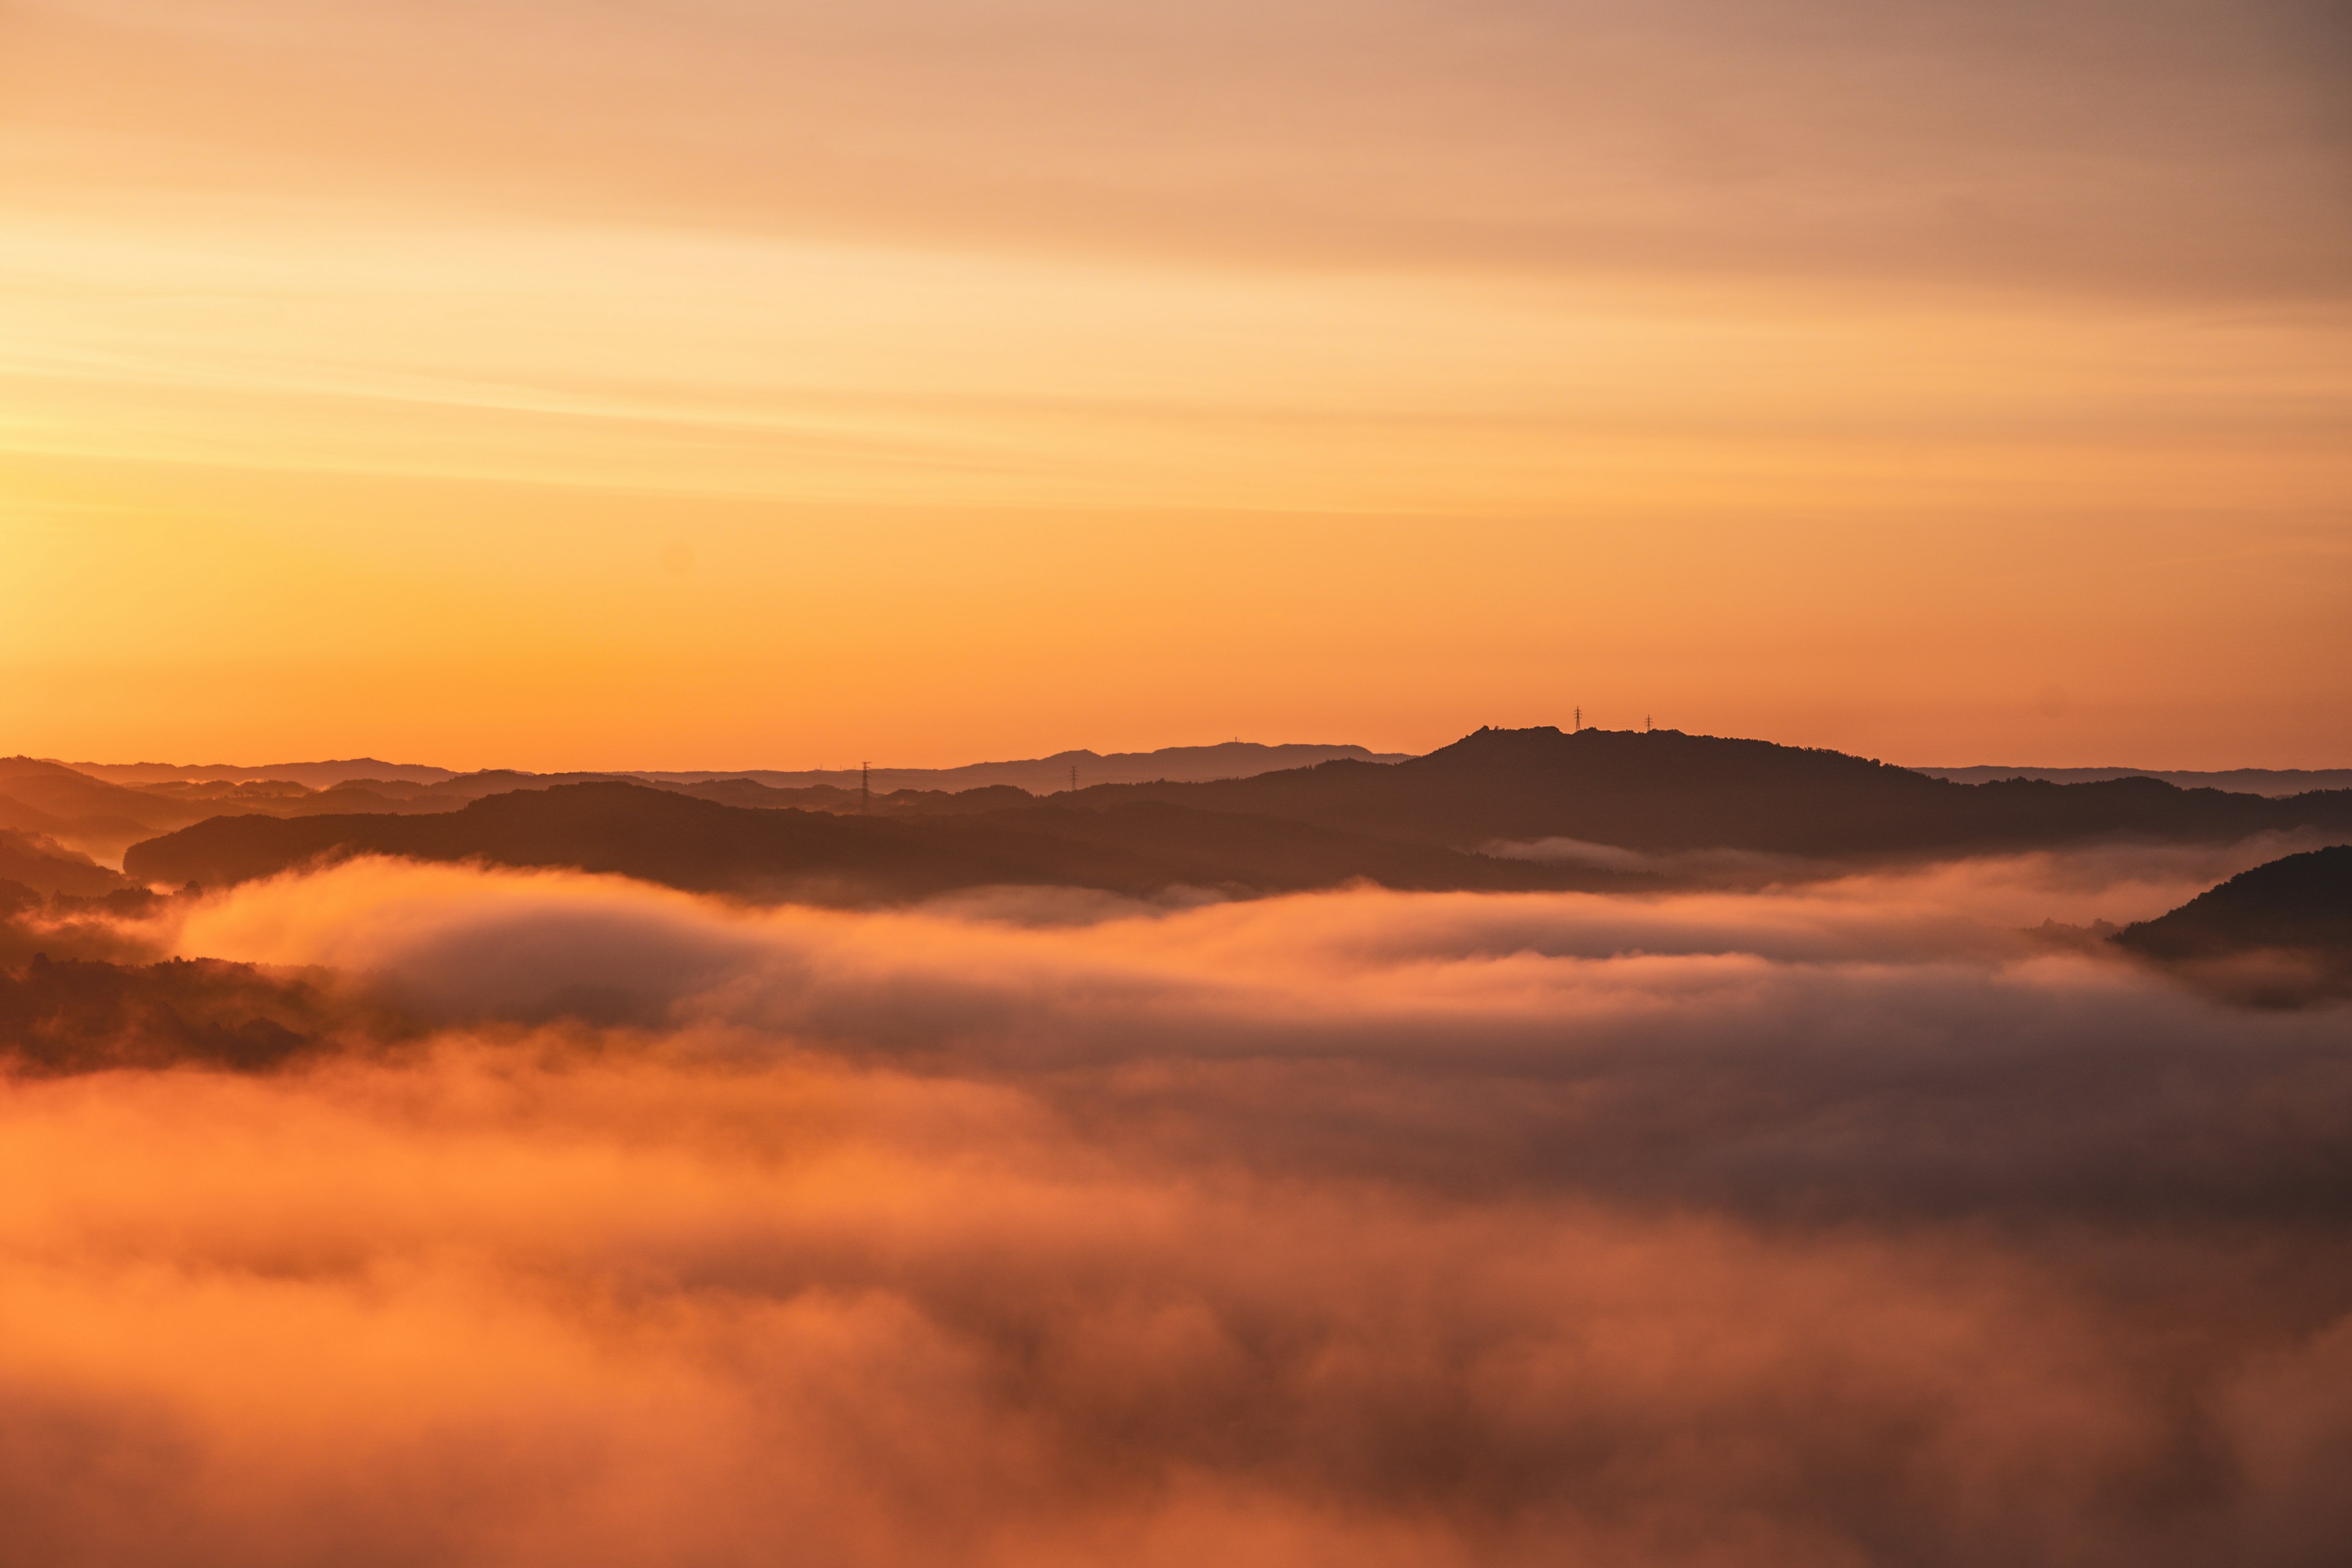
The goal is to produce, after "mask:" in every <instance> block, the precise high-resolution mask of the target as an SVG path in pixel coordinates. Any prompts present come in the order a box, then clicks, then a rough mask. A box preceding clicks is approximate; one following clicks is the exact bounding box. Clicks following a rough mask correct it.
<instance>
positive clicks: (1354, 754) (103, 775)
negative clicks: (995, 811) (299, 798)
mask: <svg viewBox="0 0 2352 1568" xmlns="http://www.w3.org/2000/svg"><path fill="white" fill-rule="evenodd" d="M1341 757H1345V758H1352V759H1355V760H1358V761H1365V762H1397V761H1400V760H1402V753H1396V752H1369V751H1366V750H1365V749H1364V748H1363V747H1361V746H1349V745H1322V744H1302V743H1288V742H1286V743H1281V744H1274V745H1264V744H1260V743H1258V742H1255V741H1223V742H1218V743H1217V744H1215V745H1213V746H1163V747H1161V748H1160V750H1158V751H1156V752H1108V753H1100V752H1088V751H1075V752H1055V753H1054V754H1053V755H1052V756H1050V757H1028V758H1024V759H1021V760H1019V761H1014V762H1003V763H966V764H964V765H962V766H961V767H951V768H898V767H880V768H876V769H874V770H873V775H872V778H871V780H870V781H869V782H870V784H871V786H872V787H873V788H874V789H875V790H876V791H877V792H883V793H887V792H891V791H897V790H906V789H915V790H925V791H945V792H949V793H953V792H957V791H962V790H971V789H981V788H986V787H990V786H995V785H1009V786H1012V787H1015V788H1019V789H1022V790H1024V791H1032V792H1034V793H1036V794H1040V795H1045V794H1050V793H1052V792H1054V791H1056V790H1066V789H1068V788H1069V784H1070V770H1071V769H1072V768H1073V767H1075V768H1076V769H1077V770H1078V781H1079V783H1080V784H1133V783H1138V782H1140V781H1145V780H1150V779H1221V778H1234V777H1239V776H1242V775H1244V774H1248V773H1265V772H1266V771H1268V770H1269V769H1273V768H1296V767H1304V766H1307V765H1308V764H1310V763H1320V762H1328V761H1330V760H1332V759H1334V758H1341ZM50 765H52V766H65V767H70V768H72V769H73V770H74V771H76V772H79V773H83V774H86V775H88V776H89V777H90V778H93V779H100V780H103V781H106V782H108V783H111V784H126V785H145V784H163V783H174V782H176V783H211V782H225V783H230V784H237V783H245V782H248V781H254V780H283V781H286V782H289V783H293V784H302V785H305V786H307V787H308V788H310V789H314V790H327V789H331V788H333V787H335V786H336V785H338V784H352V783H365V784H448V783H452V782H458V781H471V782H470V783H466V782H458V788H459V791H460V792H461V793H462V794H463V795H464V796H465V798H467V799H469V800H471V799H477V798H479V797H480V796H482V795H498V794H502V793H504V792H505V791H507V790H510V789H520V788H523V787H526V786H528V785H532V784H538V785H546V784H579V783H582V782H584V781H586V780H589V779H606V778H618V779H630V780H635V781H638V782H642V783H651V784H709V783H713V782H716V781H719V780H727V779H749V780H751V782H753V783H755V784H765V785H767V786H768V787H770V788H772V789H813V788H833V789H843V790H848V791H850V792H852V793H855V792H856V789H857V787H858V784H859V779H858V771H857V770H856V768H811V769H803V770H800V771H797V772H791V771H778V770H775V769H765V768H737V769H700V770H694V769H683V768H672V769H648V768H614V769H608V770H603V771H598V772H583V773H517V772H515V771H513V770H511V769H503V768H499V769H489V770H486V771H483V772H480V773H459V772H457V770H455V769H451V768H437V767H427V766H425V765H423V764H421V763H386V762H380V761H378V760H377V759H375V758H373V757H357V758H352V759H350V760H347V761H343V762H325V763H262V764H259V765H257V766H256V765H249V764H244V763H204V764H200V765H190V764H185V763H52V764H50ZM383 793H386V794H389V793H390V792H383Z"/></svg>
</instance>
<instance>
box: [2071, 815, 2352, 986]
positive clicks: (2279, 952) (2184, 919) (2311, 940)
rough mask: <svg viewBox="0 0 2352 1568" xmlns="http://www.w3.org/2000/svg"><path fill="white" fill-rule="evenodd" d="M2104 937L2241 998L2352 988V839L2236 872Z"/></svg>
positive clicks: (2119, 945) (2130, 950)
mask: <svg viewBox="0 0 2352 1568" xmlns="http://www.w3.org/2000/svg"><path fill="white" fill-rule="evenodd" d="M2109 940H2110V941H2112V942H2114V943H2115V944H2116V946H2118V947H2121V948H2123V949H2125V950H2126V951H2127V952H2134V953H2137V954H2138V955H2139V956H2140V957H2142V958H2147V959H2150V960H2153V961H2155V962H2157V963H2163V964H2167V965H2169V966H2172V967H2175V968H2178V969H2179V970H2181V971H2182V972H2183V973H2186V974H2188V975H2189V978H2191V979H2193V980H2199V981H2201V982H2203V983H2205V984H2209V985H2211V986H2213V987H2215V988H2218V989H2220V990H2222V991H2224V992H2225V993H2229V994H2234V995H2237V996H2240V997H2242V998H2243V999H2246V1000H2253V1001H2267V1002H2273V1003H2281V1004H2287V1003H2294V1002H2300V1001H2310V1000H2316V999H2319V998H2322V997H2326V996H2331V995H2333V996H2352V845H2344V844H2339V845H2336V846H2335V847H2331V848H2326V849H2314V850H2310V851H2308V852H2306V853H2305V854H2301V855H2289V856H2287V857H2285V858H2284V859H2279V860H2273V861H2271V862H2270V863H2269V864H2268V865H2263V866H2257V867H2255V868H2253V869H2252V870H2251V871H2244V872H2241V873H2240V874H2239V875H2237V876H2235V877H2232V878H2231V879H2229V880H2228V881H2226V882H2224V883H2222V884H2221V886H2219V887H2217V888H2213V889H2210V890H2208V891H2206V892H2203V893H2200V894H2199V895H2198V896H2197V897H2196V898H2193V899H2191V900H2189V902H2187V903H2185V904H2183V905H2181V906H2180V907H2179V909H2177V910H2173V911H2171V912H2170V913H2169V914H2165V915H2159V916H2158V917H2157V918H2156V919H2155V920H2152V921H2140V922H2139V923H2138V924H2137V925H2130V926H2126V927H2125V928H2124V929H2123V930H2122V931H2117V932H2116V934H2115V935H2114V936H2113V937H2112V938H2110V939H2109Z"/></svg>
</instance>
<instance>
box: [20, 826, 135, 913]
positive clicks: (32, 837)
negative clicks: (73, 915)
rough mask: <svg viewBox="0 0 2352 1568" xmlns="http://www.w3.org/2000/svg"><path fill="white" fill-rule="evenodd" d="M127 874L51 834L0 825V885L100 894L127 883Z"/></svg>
mask: <svg viewBox="0 0 2352 1568" xmlns="http://www.w3.org/2000/svg"><path fill="white" fill-rule="evenodd" d="M131 885H132V884H131V881H130V879H128V878H125V877H123V876H121V874H119V873H117V872H114V871H111V870H109V869H108V868H105V867H103V866H101V865H100V864H98V863H97V862H96V861H94V860H92V859H91V858H89V856H87V855H82V854H78V853H76V852H75V851H73V850H71V849H68V848H67V847H65V846H64V845H62V844H59V843H58V841H57V840H55V839H54V838H49V837H44V836H42V835H40V834H34V833H14V832H10V831H8V830H7V829H5V828H0V888H6V887H11V886H14V887H18V888H22V889H25V890H26V891H27V892H29V893H40V894H50V893H63V894H66V895H67V896H68V897H71V898H83V899H96V898H104V897H105V896H107V895H108V894H110V893H115V892H120V891H122V890H124V889H129V888H131Z"/></svg>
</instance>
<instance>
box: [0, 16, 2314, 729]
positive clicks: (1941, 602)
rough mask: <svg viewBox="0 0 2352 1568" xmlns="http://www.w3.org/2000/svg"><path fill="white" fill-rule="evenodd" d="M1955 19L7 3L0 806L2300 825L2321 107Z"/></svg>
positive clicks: (2305, 42)
mask: <svg viewBox="0 0 2352 1568" xmlns="http://www.w3.org/2000/svg"><path fill="white" fill-rule="evenodd" d="M1962 9H1963V8H1958V7H1951V6H1948V5H1906V4H1891V5H1871V6H1859V5H1836V4H1828V3H1823V0H1807V3H1803V4H1797V3H1781V4H1773V3H1762V4H1751V3H1742V4H1733V3H1731V0H1675V3H1671V4H1664V5H1654V6H1643V7H1641V8H1639V9H1638V11H1635V10H1629V8H1627V7H1622V6H1615V5H1598V4H1551V5H1528V4H1526V3H1525V0H1467V3H1465V0H1455V3H1453V4H1448V5H1433V4H1417V3H1409V0H1358V3H1355V4H1350V5H1338V4H1335V3H1324V0H1257V3H1255V4H1251V5H1241V4H1238V3H1233V0H1206V3H1204V4H1202V5H1192V6H1186V7H1169V8H1160V10H1158V11H1153V12H1150V13H1148V14H1147V13H1145V12H1144V11H1143V8H1138V7H1119V6H1108V5H1101V4H1100V3H1099V0H1097V3H1095V4H1090V5H1081V4H1077V3H1076V0H1008V3H1003V4H990V5H971V4H968V3H959V0H881V3H878V4H876V5H862V6H857V7H826V6H818V5H807V4H801V3H799V0H784V3H780V4H774V5H761V6H756V7H755V6H745V5H737V4H725V3H721V0H680V3H677V4H673V5H664V6H661V7H651V6H638V7H620V6H610V5H590V4H586V3H585V0H488V3H484V4H478V5H466V6H462V7H443V6H409V5H397V6H396V5H381V4H374V5H353V6H320V5H314V4H298V3H296V0H215V3H209V4H205V5H188V4H186V3H185V0H17V3H13V4H7V5H0V567H5V570H0V750H6V751H16V750H22V751H26V752H34V753H37V754H48V755H63V756H70V757H86V758H97V759H118V760H128V759H132V758H156V759H171V760H182V761H212V760H235V761H247V762H257V761H265V760H276V759H279V758H293V757H297V756H315V755H327V754H332V755H343V754H351V753H353V752H373V753H374V754H377V755H383V756H398V757H402V758H413V759H416V760H429V761H436V762H442V763H448V764H451V765H458V766H464V765H476V764H488V763H507V764H512V765H520V766H534V767H559V766H623V765H670V766H730V765H740V766H787V767H789V766H809V765H840V764H843V763H851V762H855V761H856V760H857V759H858V758H860V757H862V756H871V757H873V758H874V759H875V760H877V761H882V760H886V759H887V761H889V762H892V763H901V764H920V763H952V762H961V761H969V760H972V759H975V758H978V757H982V756H1012V755H1021V754H1029V753H1034V752H1043V751H1051V750H1054V749H1057V748H1059V747H1062V746H1068V745H1091V746H1094V747H1096V748H1097V749H1102V750H1110V749H1125V748H1134V747H1149V746H1153V745H1160V744H1169V743H1177V742H1201V741H1213V740H1223V739H1226V738H1228V737H1230V736H1233V735H1236V734H1238V735H1242V736H1244V737H1248V738H1253V739H1263V740H1354V741H1360V742H1364V743H1366V744H1370V745H1374V746H1380V747H1384V748H1397V749H1415V750H1417V749H1423V748H1425V747H1428V746H1431V745H1434V744H1437V743H1440V742H1444V741H1445V740H1447V739H1450V738H1452V737H1453V736H1454V735H1456V734H1458V733H1460V732H1461V731H1465V730H1467V729H1470V728H1474V727H1475V726H1476V725H1478V724H1481V723H1506V724H1517V723H1534V722H1552V721H1565V720H1566V719H1567V717H1568V714H1569V711H1570V708H1571V707H1572V706H1575V705H1581V706H1582V707H1583V709H1584V710H1585V712H1586V715H1587V717H1588V720H1591V721H1599V722H1602V723H1607V724H1617V725H1623V724H1631V723H1638V722H1640V721H1641V720H1642V718H1643V716H1644V714H1654V715H1655V716H1656V717H1657V719H1658V721H1659V722H1660V723H1662V724H1663V723H1672V724H1675V725H1676V726H1678V727H1681V728H1685V729H1693V730H1712V731H1724V732H1738V733H1748V734H1760V735H1766V736H1769V737H1772V738H1775V739H1781V740H1788V741H1799V742H1809V743H1817V744H1829V745H1836V746H1840V747H1843V748H1845V749H1849V750H1853V751H1858V752H1864V753H1868V754H1874V755H1883V756H1885V757H1888V758H1890V759H1895V760H1905V761H1913V762H1920V763H1966V762H1979V761H2002V762H2016V763H2048V764H2056V763H2141V764H2144V765H2172V766H2210V765H2230V764H2236V763H2254V764H2271V765H2336V766H2341V765H2346V764H2347V763H2352V682H2347V680H2346V679H2345V671H2346V670H2347V669H2352V114H2347V111H2346V110H2345V109H2344V108H2343V106H2342V102H2341V97H2342V95H2341V92H2340V87H2341V83H2342V82H2343V81H2344V80H2345V79H2347V75H2352V42H2347V37H2346V35H2345V33H2344V32H2343V30H2342V29H2341V26H2340V24H2331V23H2330V22H2329V16H2330V14H2331V13H2330V8H2329V7H2326V6H2324V5H2316V4H2311V5H2299V4H2287V3H2284V0H2264V3H2259V4H2252V3H2234V4H2230V5H2221V4H2192V3H2188V0H2181V3H2176V4H2169V5H2157V6H2149V5H2145V4H2134V5H2125V4H2121V3H2112V4H2110V3H2106V0H2101V3H2099V4H2084V3H2082V0H2070V3H2066V4H2060V5H2025V4H2022V3H2015V4H2012V3H2010V0H1996V3H1993V4H1990V5H1983V6H1976V7H1968V8H1965V11H1966V15H1953V14H1952V13H1955V12H1957V11H1959V10H1962ZM1130 13H1133V14H1130Z"/></svg>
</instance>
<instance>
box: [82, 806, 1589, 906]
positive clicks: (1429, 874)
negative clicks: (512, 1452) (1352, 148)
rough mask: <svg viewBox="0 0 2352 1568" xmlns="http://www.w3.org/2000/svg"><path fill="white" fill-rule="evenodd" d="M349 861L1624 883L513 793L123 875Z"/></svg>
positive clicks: (1329, 881)
mask: <svg viewBox="0 0 2352 1568" xmlns="http://www.w3.org/2000/svg"><path fill="white" fill-rule="evenodd" d="M356 853H377V854H385V855H399V856H407V857H412V858H419V859H426V860H463V859H479V860H484V861H488V862H491V863H495V864H499V865H505V866H516V867H572V868H579V869H581V870H585V871H594V872H612V873H617V874H619V875H623V876H629V877H637V878H642V879H646V880H648V881H655V882H662V883H666V884H667V885H669V886H671V887H675V888H682V889H688V890H691V891H696V892H713V893H726V894H731V895H735V896H739V897H745V898H753V899H777V900H781V899H803V900H814V901H824V902H845V901H862V900H898V899H910V898H922V897H928V896H930V895H933V894H938V893H943V892H948V891H951V890H954V889H963V888H972V887H982V886H991V885H998V884H1010V885H1028V886H1059V887H1073V888H1090V889H1103V890H1106V891H1111V892H1120V893H1130V894H1138V895H1142V894H1150V893H1154V892H1158V891H1160V890H1162V889H1167V888H1170V887H1174V886H1180V885H1187V886H1202V887H1211V888H1224V889H1236V890H1244V891H1255V892H1274V891H1288V890H1297V889H1307V888H1321V887H1331V886H1336V885H1338V884H1339V883H1342V882H1346V881H1349V880H1350V879H1357V878H1365V879H1370V880H1373V881H1376V882H1380V883H1381V884H1383V885H1385V886H1390V887H1397V888H1422V889H1437V888H1449V889H1530V888H1549V887H1567V886H1604V885H1619V884H1622V882H1624V881H1625V880H1627V879H1622V878H1612V877H1609V876H1607V875H1605V874H1598V873H1570V872H1564V871H1560V870H1558V869H1554V868H1545V867H1539V866H1534V865H1529V864H1526V863H1523V862H1517V861H1507V860H1496V859H1489V858H1484V857H1479V856H1471V855H1463V854H1457V853H1455V852H1454V851H1451V850H1446V849H1443V848H1437V847H1430V846H1425V845H1412V844H1394V843H1386V842H1382V841H1380V840H1377V839H1371V838H1367V837H1363V836H1360V835H1356V834H1350V833H1347V832H1343V831H1339V830H1336V829H1329V828H1317V827H1313V826H1306V825H1301V824H1297V823H1292V822H1284V821H1271V820H1265V819H1259V818H1252V817H1249V816H1233V815H1225V814H1211V813H1203V812H1196V811H1190V810H1187V809H1184V808H1181V807H1178V806H1171V805H1166V804H1164V803H1159V802H1135V803H1122V804H1119V805H1113V806H1110V807H1108V808H1092V809H1076V808H1072V807H1067V806H1049V805H1032V806H1026V807H1020V808H1015V809H1013V810H1006V811H992V812H986V813H982V814H980V815H977V816H903V817H884V816H833V815H826V814H824V813H816V812H806V811H797V810H790V809H782V810H778V809H765V810H762V809H751V808H745V807H740V806H730V805H719V804H718V803H717V802H713V801H703V800H696V799H693V798H691V797H689V796H687V795H678V794H677V793H675V792H672V791H668V790H662V789H656V788H652V787H649V786H646V785H642V784H623V783H612V782H607V783H595V784H566V785H559V786H557V787H554V788H551V789H534V790H520V791H515V792H512V793H510V794H506V795H491V796H488V797H487V798H485V799H482V800H478V801H475V802H473V803H472V804H471V805H467V806H466V807H465V808H464V809H462V810H459V811H455V812H449V813H443V814H436V815H432V816H320V817H307V818H304V817H294V818H281V817H269V816H224V817H215V818H213V819H212V820H210V821H207V822H204V823H199V824H197V825H196V826H194V827H190V828H185V829H183V830H181V831H180V832H177V833H173V834H170V835H167V836H165V837H160V838H155V839H152V840H149V841H148V842H146V843H143V844H139V845H135V846H133V847H132V848H131V851H130V853H129V855H128V856H126V858H125V866H126V868H128V870H129V872H130V874H131V876H132V877H135V878H138V879H142V880H144V881H149V882H161V883H166V884H171V885H175V886H176V885H179V884H182V883H185V882H190V881H194V882H197V883H200V884H203V885H205V886H207V887H213V886H220V885H223V884H226V883H232V882H239V881H245V880H249V879H254V878H257V877H263V876H268V875H270V874H272V873H274V872H277V871H280V870H284V869H286V868H289V867H292V866H297V865H299V864H302V863H303V862H305V861H308V860H311V859H314V858H320V857H335V856H343V855H350V854H356Z"/></svg>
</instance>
